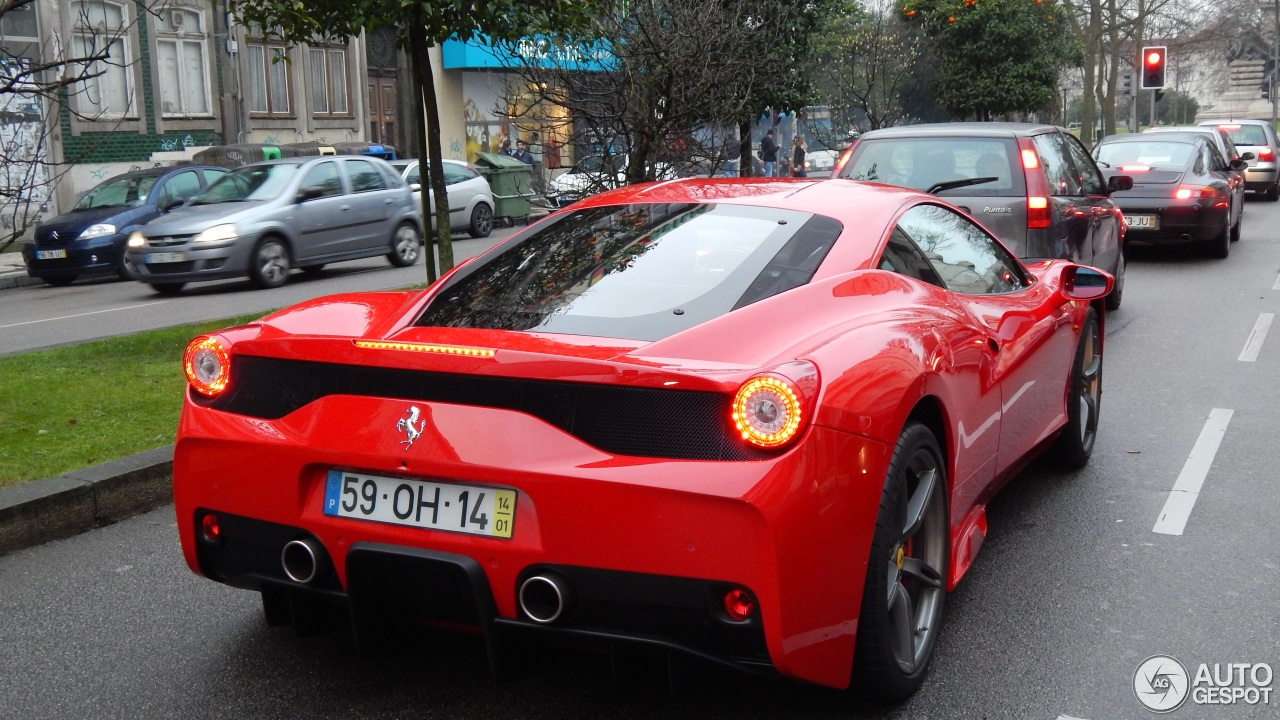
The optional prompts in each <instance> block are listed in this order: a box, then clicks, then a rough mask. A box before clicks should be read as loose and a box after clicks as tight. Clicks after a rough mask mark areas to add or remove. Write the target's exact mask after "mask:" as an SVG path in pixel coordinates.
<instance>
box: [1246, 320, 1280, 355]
mask: <svg viewBox="0 0 1280 720" xmlns="http://www.w3.org/2000/svg"><path fill="white" fill-rule="evenodd" d="M1275 318H1276V314H1275V313H1262V314H1261V315H1259V316H1258V322H1256V323H1254V324H1253V332H1251V333H1249V339H1248V340H1246V341H1245V342H1244V350H1241V351H1240V357H1239V358H1237V359H1238V360H1240V361H1241V362H1253V361H1254V360H1257V359H1258V353H1260V352H1262V343H1263V341H1264V340H1266V339H1267V331H1268V330H1270V329H1271V321H1272V320H1274V319H1275Z"/></svg>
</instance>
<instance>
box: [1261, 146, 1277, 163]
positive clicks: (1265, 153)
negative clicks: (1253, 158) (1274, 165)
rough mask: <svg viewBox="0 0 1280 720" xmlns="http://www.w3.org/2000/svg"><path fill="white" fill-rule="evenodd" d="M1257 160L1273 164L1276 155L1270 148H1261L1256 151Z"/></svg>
mask: <svg viewBox="0 0 1280 720" xmlns="http://www.w3.org/2000/svg"><path fill="white" fill-rule="evenodd" d="M1258 159H1259V160H1262V161H1264V162H1273V161H1274V160H1275V159H1276V153H1275V151H1274V150H1272V149H1271V148H1262V149H1261V150H1259V151H1258Z"/></svg>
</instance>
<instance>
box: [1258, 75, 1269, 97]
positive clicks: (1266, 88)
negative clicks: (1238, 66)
mask: <svg viewBox="0 0 1280 720" xmlns="http://www.w3.org/2000/svg"><path fill="white" fill-rule="evenodd" d="M1258 89H1259V90H1261V91H1262V99H1263V100H1270V99H1271V78H1267V79H1266V80H1263V81H1262V84H1261V85H1259V86H1258Z"/></svg>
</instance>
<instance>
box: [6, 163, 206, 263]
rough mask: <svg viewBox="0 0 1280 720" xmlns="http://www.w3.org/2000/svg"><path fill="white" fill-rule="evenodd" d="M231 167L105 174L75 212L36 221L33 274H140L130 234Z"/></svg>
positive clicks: (26, 255)
mask: <svg viewBox="0 0 1280 720" xmlns="http://www.w3.org/2000/svg"><path fill="white" fill-rule="evenodd" d="M226 173H227V171H226V169H224V168H220V167H213V166H211V165H181V166H178V167H165V168H148V169H146V170H137V171H134V172H130V173H125V174H124V175H117V176H116V177H113V178H110V179H108V180H104V181H103V182H101V183H99V184H98V185H97V186H96V187H94V188H93V189H92V190H90V191H89V192H87V193H85V194H84V195H83V196H81V198H80V200H79V201H78V202H77V203H76V204H75V207H73V208H72V209H71V211H70V212H66V213H63V214H61V215H59V216H57V217H55V218H53V219H52V220H47V221H45V222H42V223H40V224H39V225H37V226H36V229H35V236H34V242H30V243H27V244H26V245H24V246H23V248H22V259H23V261H24V262H25V263H26V265H27V274H28V275H30V276H31V277H38V278H40V279H41V280H44V281H45V282H46V283H48V284H50V285H68V284H70V283H72V282H74V281H75V279H76V278H78V277H81V276H82V275H104V274H112V273H114V274H117V275H119V276H120V277H121V278H123V279H125V280H132V279H133V278H134V277H135V271H134V269H133V267H131V266H130V265H129V261H128V257H127V255H126V254H125V251H124V250H125V247H124V246H125V240H126V239H127V238H128V237H129V234H130V233H132V232H133V231H134V230H136V229H138V228H139V227H141V226H142V225H144V224H146V223H148V222H150V221H151V220H154V219H155V218H157V217H160V215H162V214H164V213H166V212H168V211H170V210H172V209H173V208H174V207H177V206H178V205H181V204H182V202H183V201H185V200H187V199H189V198H191V197H192V196H194V195H196V194H197V193H199V192H200V191H202V190H203V189H205V188H206V187H208V185H209V184H210V183H212V182H213V181H214V180H216V179H218V178H219V177H222V176H223V175H225V174H226Z"/></svg>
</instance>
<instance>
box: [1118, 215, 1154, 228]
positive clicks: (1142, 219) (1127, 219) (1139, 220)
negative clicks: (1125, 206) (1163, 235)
mask: <svg viewBox="0 0 1280 720" xmlns="http://www.w3.org/2000/svg"><path fill="white" fill-rule="evenodd" d="M1124 224H1125V225H1128V226H1129V227H1131V228H1137V229H1139V230H1159V229H1160V216H1159V215H1125V216H1124Z"/></svg>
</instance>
